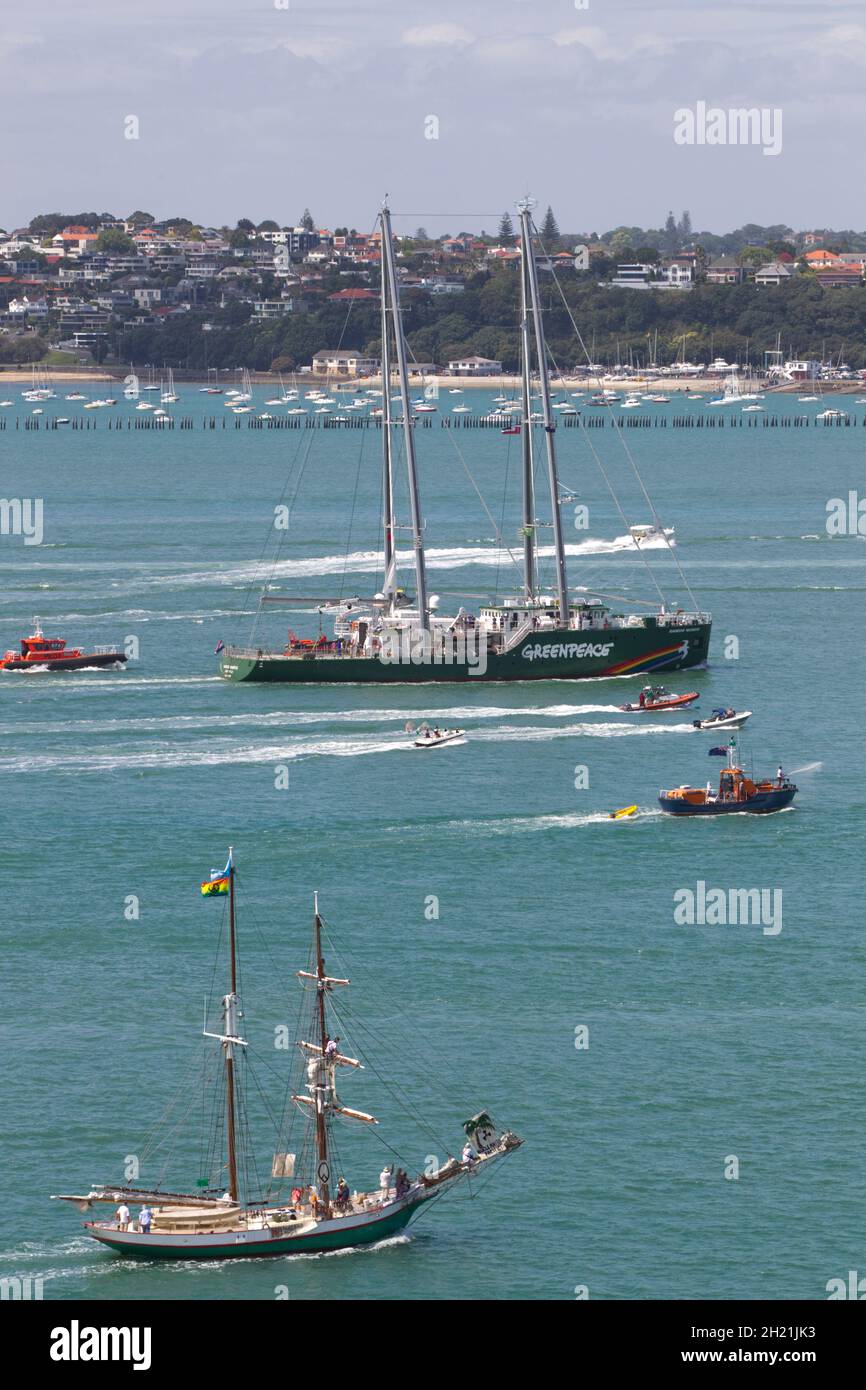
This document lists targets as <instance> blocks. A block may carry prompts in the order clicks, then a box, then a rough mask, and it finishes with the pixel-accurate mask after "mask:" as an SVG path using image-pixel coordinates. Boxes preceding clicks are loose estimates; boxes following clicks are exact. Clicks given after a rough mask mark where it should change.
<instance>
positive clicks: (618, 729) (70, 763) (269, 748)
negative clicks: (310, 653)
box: [0, 724, 694, 774]
mask: <svg viewBox="0 0 866 1390" xmlns="http://www.w3.org/2000/svg"><path fill="white" fill-rule="evenodd" d="M653 733H664V734H672V733H689V734H692V733H694V729H693V728H692V726H691V725H690V724H675V725H663V724H656V725H651V724H642V725H640V726H635V725H625V724H566V725H563V726H562V727H561V728H554V729H535V728H518V727H513V726H512V727H509V726H504V727H502V728H499V729H483V730H475V731H473V732H471V733H470V734H469V737H468V738H467V739H466V742H467V743H470V742H484V743H487V742H502V741H507V740H511V741H527V742H532V741H547V740H549V739H555V738H580V737H587V738H615V737H618V736H634V735H638V736H645V735H647V734H653ZM454 746H455V747H457V746H459V743H457V742H455V744H454ZM411 751H414V744H413V742H412V739H411V737H410V736H408V735H407V734H406V733H405V732H403V731H402V730H401V731H400V732H399V733H394V734H391V735H390V736H387V737H386V736H380V737H378V738H375V737H370V738H331V739H317V740H309V741H308V740H305V739H297V740H294V741H292V740H291V739H287V740H286V741H285V742H282V743H264V744H238V743H236V742H233V741H229V740H225V741H224V742H223V743H222V745H219V744H217V745H216V746H215V740H213V739H210V740H208V742H207V743H203V744H200V745H193V746H190V745H177V746H168V747H166V746H165V745H162V746H159V747H147V748H140V749H128V750H126V751H124V752H111V753H107V752H99V751H97V750H93V749H85V748H82V749H80V750H75V751H72V752H68V753H67V752H56V753H34V754H27V753H19V754H15V755H12V756H10V757H7V758H0V772H26V773H36V772H69V773H75V774H83V773H94V774H99V773H104V772H120V771H133V772H136V771H138V772H141V771H151V770H153V771H159V770H161V769H174V768H184V767H188V768H192V767H223V766H228V765H231V764H244V763H247V764H253V763H273V764H277V763H284V762H297V761H298V760H299V759H303V758H316V757H325V758H359V757H369V756H370V755H371V754H375V753H405V752H411Z"/></svg>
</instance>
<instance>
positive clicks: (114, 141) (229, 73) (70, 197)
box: [0, 0, 866, 234]
mask: <svg viewBox="0 0 866 1390" xmlns="http://www.w3.org/2000/svg"><path fill="white" fill-rule="evenodd" d="M284 4H287V8H282V6H283V5H284ZM582 4H584V0H435V2H434V0H428V3H422V0H372V3H369V2H368V0H138V2H137V3H135V4H134V5H132V4H129V3H126V4H124V3H123V2H122V0H68V3H65V4H59V3H57V0H51V3H48V0H28V3H27V4H26V5H24V4H18V5H13V4H12V3H11V0H7V5H6V6H5V7H4V8H5V11H6V15H7V18H6V19H5V20H4V21H3V25H2V31H0V116H2V127H0V129H2V146H3V155H4V165H5V168H4V178H3V180H2V184H0V226H3V227H6V228H7V229H8V228H11V227H15V226H20V225H23V224H25V223H26V222H27V221H29V219H30V217H31V216H33V215H34V213H36V212H49V211H55V210H58V211H64V212H78V211H96V212H102V211H112V212H115V213H117V214H120V215H123V214H127V213H129V212H131V211H132V210H133V209H135V208H142V209H145V210H146V211H149V212H152V213H154V215H155V216H157V217H169V216H188V217H190V218H192V219H194V220H197V221H202V222H208V223H214V224H222V223H224V222H227V223H230V224H234V222H235V221H236V220H237V219H238V218H239V217H242V216H243V217H251V218H253V220H255V221H257V222H258V221H261V220H262V219H264V218H266V217H272V218H274V219H276V221H278V222H279V223H280V224H286V223H290V222H291V223H294V222H295V221H296V220H297V219H298V218H299V217H300V215H301V213H302V211H303V209H304V207H306V206H309V208H310V209H311V211H312V213H313V216H314V217H315V219H316V221H317V223H318V224H319V225H321V226H330V227H333V226H335V225H340V224H342V223H347V224H349V225H351V226H355V227H357V228H358V229H359V230H362V231H363V230H368V229H369V228H371V227H372V225H373V222H374V219H375V216H376V212H377V209H378V206H379V203H380V201H381V199H382V196H383V195H384V194H385V193H388V194H389V195H390V201H391V206H392V208H393V209H394V211H395V213H405V214H406V218H405V219H403V218H402V217H401V218H398V219H397V223H396V225H397V227H398V229H399V230H412V229H414V228H415V227H416V226H418V225H420V224H423V225H425V226H426V227H427V229H428V231H430V232H431V233H437V234H438V233H440V232H446V231H449V232H452V233H454V232H456V231H458V230H460V229H461V228H462V227H467V228H473V229H476V230H477V229H480V228H481V227H485V228H486V229H487V230H495V224H496V220H497V218H498V216H499V214H500V213H501V212H502V210H503V209H504V208H506V207H509V208H513V206H514V203H515V202H516V200H517V199H518V198H519V197H520V196H521V195H522V194H523V193H525V192H527V191H529V192H531V193H532V194H533V195H534V196H535V197H536V198H537V199H538V200H539V202H540V204H541V209H542V212H543V209H544V208H545V207H546V205H547V204H548V203H550V204H552V206H553V209H554V212H555V213H556V215H557V218H558V220H559V223H560V226H561V228H562V229H563V230H572V231H581V230H582V231H599V232H601V231H604V230H606V229H608V228H610V227H613V226H616V225H618V224H620V223H625V224H629V225H631V224H638V225H640V226H644V227H647V226H659V225H661V223H662V222H663V220H664V217H665V214H666V213H667V210H668V208H673V209H674V210H675V211H676V212H677V214H679V213H680V212H681V211H682V209H683V208H688V209H689V210H690V211H691V215H692V221H693V224H694V226H695V227H696V228H702V229H712V230H716V231H723V230H728V229H730V228H733V227H735V226H739V225H741V224H742V223H743V222H746V221H754V222H759V223H764V224H767V223H772V222H786V223H789V224H790V225H791V226H793V227H795V228H802V227H820V226H833V227H837V228H841V227H854V228H858V229H859V228H863V227H864V226H866V210H864V197H863V186H864V179H863V158H862V142H863V131H864V119H863V118H864V106H866V3H864V0H858V3H851V2H850V0H817V3H816V0H786V3H784V4H783V3H777V0H745V2H744V0H726V3H715V2H714V0H663V3H659V4H655V3H647V0H588V6H587V8H578V5H582ZM698 101H704V102H706V103H708V104H709V105H710V106H716V107H721V108H724V109H727V108H730V107H742V106H747V107H752V106H755V107H768V108H781V110H782V113H783V145H782V152H781V154H779V155H778V157H776V158H772V157H766V156H764V155H763V154H762V152H761V149H760V147H751V146H747V147H742V146H738V147H726V148H714V147H708V146H695V147H683V146H680V145H677V144H676V143H675V142H674V139H673V131H674V112H675V110H677V109H678V108H680V107H684V106H694V105H695V103H697V102H698ZM128 116H136V117H137V118H138V121H139V131H140V134H139V139H137V140H128V139H125V138H124V121H125V118H126V117H128ZM430 116H435V117H436V118H437V119H438V123H439V138H438V139H427V138H425V121H426V118H427V117H430ZM428 128H429V126H428ZM437 214H443V216H437Z"/></svg>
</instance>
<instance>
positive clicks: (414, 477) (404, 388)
mask: <svg viewBox="0 0 866 1390" xmlns="http://www.w3.org/2000/svg"><path fill="white" fill-rule="evenodd" d="M379 221H380V225H381V229H382V264H383V267H386V269H387V283H388V299H389V301H390V312H391V318H392V319H393V323H394V350H395V356H396V359H397V375H398V378H399V384H400V400H401V402H402V405H403V436H404V439H405V441H406V467H407V470H408V473H409V507H410V511H411V519H412V548H413V551H414V553H415V587H416V590H417V602H418V619H419V624H420V626H421V627H422V628H423V629H424V630H427V629H428V628H429V626H430V611H429V604H428V601H427V569H426V564H425V559H424V521H423V517H422V514H421V498H420V494H419V489H418V465H417V462H416V459H415V434H414V430H413V427H412V426H413V421H412V414H411V411H410V408H409V374H408V369H407V366H406V341H405V339H404V337H403V323H402V320H401V318H400V290H399V286H398V284H397V267H396V264H395V261H394V242H393V240H392V235H391V213H390V211H389V209H388V207H387V206H386V207H383V208H382V211H381V213H380V214H379ZM384 285H385V281H384V279H383V290H384ZM388 389H389V390H390V383H389V388H388Z"/></svg>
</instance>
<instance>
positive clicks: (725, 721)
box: [692, 709, 752, 729]
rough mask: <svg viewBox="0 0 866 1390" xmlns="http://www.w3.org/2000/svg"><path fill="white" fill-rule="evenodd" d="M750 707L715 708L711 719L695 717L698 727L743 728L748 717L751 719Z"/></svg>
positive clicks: (694, 720) (694, 722) (695, 724)
mask: <svg viewBox="0 0 866 1390" xmlns="http://www.w3.org/2000/svg"><path fill="white" fill-rule="evenodd" d="M751 717H752V711H751V710H750V709H744V710H740V711H737V710H733V709H714V710H713V712H712V714H711V715H710V717H709V719H693V720H692V723H693V724H694V726H695V728H696V729H742V727H743V725H744V724H745V722H746V720H747V719H751Z"/></svg>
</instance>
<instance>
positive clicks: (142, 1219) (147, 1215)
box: [138, 1202, 153, 1236]
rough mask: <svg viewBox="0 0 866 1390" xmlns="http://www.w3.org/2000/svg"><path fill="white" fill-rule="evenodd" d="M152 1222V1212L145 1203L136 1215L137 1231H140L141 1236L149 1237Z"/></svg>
mask: <svg viewBox="0 0 866 1390" xmlns="http://www.w3.org/2000/svg"><path fill="white" fill-rule="evenodd" d="M152 1221H153V1212H152V1211H151V1209H150V1207H149V1206H148V1205H147V1203H146V1202H145V1204H144V1206H143V1207H142V1209H141V1211H140V1212H139V1213H138V1229H139V1230H140V1231H141V1234H142V1235H143V1236H149V1235H150V1225H151V1222H152Z"/></svg>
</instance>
